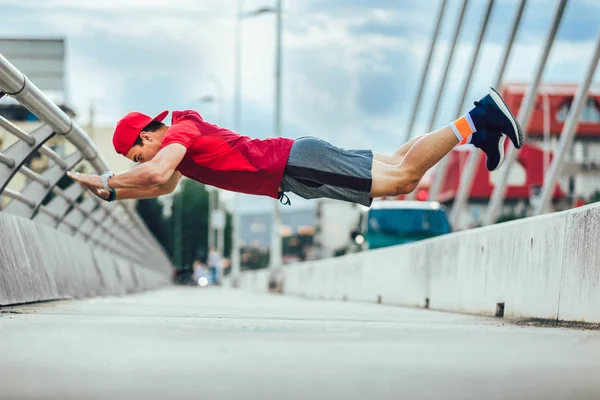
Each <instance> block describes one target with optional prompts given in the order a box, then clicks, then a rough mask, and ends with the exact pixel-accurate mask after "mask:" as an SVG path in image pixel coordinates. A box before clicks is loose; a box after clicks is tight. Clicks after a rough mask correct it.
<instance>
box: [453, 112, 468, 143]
mask: <svg viewBox="0 0 600 400" xmlns="http://www.w3.org/2000/svg"><path fill="white" fill-rule="evenodd" d="M453 125H454V126H455V127H456V130H457V131H458V133H459V134H460V136H462V138H463V139H465V140H466V139H467V138H468V137H469V136H471V135H472V134H473V130H472V129H471V126H470V125H469V122H467V119H466V118H465V117H460V118H459V119H457V120H456V121H454V122H453Z"/></svg>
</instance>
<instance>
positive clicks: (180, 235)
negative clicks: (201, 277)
mask: <svg viewBox="0 0 600 400" xmlns="http://www.w3.org/2000/svg"><path fill="white" fill-rule="evenodd" d="M149 201H150V204H146V203H147V202H149ZM138 210H143V212H140V215H141V217H142V219H144V221H145V222H146V224H147V225H148V226H149V227H150V229H151V231H152V233H153V234H154V236H155V237H156V238H157V240H158V241H159V242H160V243H161V244H162V246H163V247H164V248H165V251H166V252H167V254H168V255H169V257H170V258H171V261H172V262H173V264H180V265H176V267H178V268H180V269H190V268H191V267H192V264H193V262H194V260H196V259H200V260H204V259H205V258H206V256H207V254H208V236H207V233H208V191H207V190H206V187H205V186H204V185H203V184H201V183H199V182H196V181H193V180H189V179H186V180H184V181H183V182H182V183H181V189H180V190H179V192H178V193H176V194H175V195H174V196H173V199H172V212H171V214H170V215H169V217H164V215H163V214H164V212H163V206H162V204H161V203H160V202H159V201H157V200H155V199H150V200H140V201H139V202H138ZM161 218H162V220H161ZM179 224H181V225H180V226H179ZM179 249H181V262H180V263H179V260H178V259H177V254H178V251H179ZM224 252H225V256H226V257H228V256H229V255H230V254H231V215H230V213H227V215H226V225H225V249H224Z"/></svg>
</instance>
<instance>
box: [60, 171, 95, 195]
mask: <svg viewBox="0 0 600 400" xmlns="http://www.w3.org/2000/svg"><path fill="white" fill-rule="evenodd" d="M67 176H68V177H69V178H71V179H73V180H75V181H77V182H79V183H80V184H81V185H82V186H84V187H86V188H88V189H90V190H92V191H93V189H102V180H101V178H100V175H87V174H80V173H79V172H71V171H69V172H67ZM94 194H95V193H94Z"/></svg>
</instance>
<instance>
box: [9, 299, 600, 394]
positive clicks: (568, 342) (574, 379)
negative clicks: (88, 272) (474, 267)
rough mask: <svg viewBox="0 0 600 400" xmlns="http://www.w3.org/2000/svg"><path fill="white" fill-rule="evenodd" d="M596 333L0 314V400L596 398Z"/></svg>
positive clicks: (253, 316)
mask: <svg viewBox="0 0 600 400" xmlns="http://www.w3.org/2000/svg"><path fill="white" fill-rule="evenodd" d="M599 398H600V332H597V331H577V330H567V329H548V328H530V327H521V326H513V325H510V324H507V323H503V321H502V320H496V319H487V318H480V317H472V316H464V315H454V314H446V313H437V312H432V311H425V310H414V309H403V308H397V307H390V306H382V305H377V304H355V303H342V302H321V301H311V300H304V299H298V298H291V297H283V296H277V295H268V294H252V293H246V292H238V291H231V290H225V289H223V290H221V289H214V288H205V289H202V288H168V289H164V290H159V291H153V292H147V293H143V294H138V295H131V296H124V297H120V298H97V299H90V300H78V301H61V302H52V303H44V304H37V305H30V306H22V307H11V308H3V309H0V399H204V400H210V399H247V400H253V399H445V400H446V399H474V400H475V399H476V400H483V399H487V400H489V399H545V400H548V399H599Z"/></svg>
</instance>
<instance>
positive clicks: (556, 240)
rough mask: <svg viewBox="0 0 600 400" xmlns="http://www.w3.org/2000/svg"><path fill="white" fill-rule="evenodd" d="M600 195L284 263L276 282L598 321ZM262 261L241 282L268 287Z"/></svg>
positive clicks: (449, 306) (355, 295)
mask: <svg viewBox="0 0 600 400" xmlns="http://www.w3.org/2000/svg"><path fill="white" fill-rule="evenodd" d="M599 244H600V205H599V204H595V205H591V206H588V207H585V208H579V209H575V210H570V211H566V212H562V213H556V214H550V215H545V216H541V217H536V218H528V219H524V220H519V221H513V222H509V223H504V224H500V225H495V226H491V227H485V228H481V229H474V230H469V231H464V232H459V233H456V234H452V235H448V236H444V237H439V238H435V239H430V240H426V241H422V242H419V243H415V244H411V245H404V246H396V247H390V248H385V249H380V250H374V251H368V252H364V253H359V254H353V255H348V256H344V257H338V258H333V259H327V260H320V261H314V262H306V263H300V264H293V265H289V266H286V267H284V268H283V270H282V271H281V276H282V280H283V292H284V293H285V294H291V295H298V296H305V297H310V298H316V299H334V300H349V301H369V302H381V303H386V304H394V305H401V306H412V307H429V308H432V309H437V310H444V311H453V312H462V313H471V314H480V315H487V316H493V315H496V314H497V313H498V312H500V313H503V315H504V316H505V317H509V318H543V319H551V320H557V319H559V320H565V321H583V322H594V323H598V322H600V247H599V246H598V245H599ZM265 280H266V281H267V282H268V273H267V272H266V271H260V272H252V271H248V272H245V273H243V274H242V277H241V279H240V287H241V288H247V289H251V290H263V291H264V290H267V284H266V283H265Z"/></svg>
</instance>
